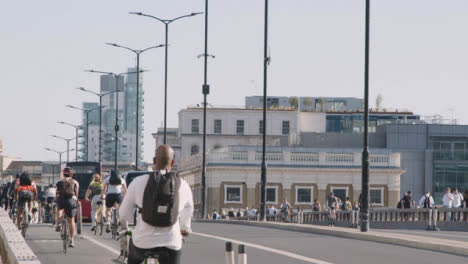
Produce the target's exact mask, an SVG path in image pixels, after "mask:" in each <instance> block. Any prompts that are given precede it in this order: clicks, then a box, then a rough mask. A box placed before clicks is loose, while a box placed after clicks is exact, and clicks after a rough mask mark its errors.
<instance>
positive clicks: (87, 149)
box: [66, 105, 101, 161]
mask: <svg viewBox="0 0 468 264" xmlns="http://www.w3.org/2000/svg"><path fill="white" fill-rule="evenodd" d="M66 107H68V108H72V109H76V110H80V111H82V112H84V113H85V114H86V144H85V146H86V153H85V155H86V161H88V158H89V157H88V154H89V146H88V144H89V124H90V123H91V122H89V113H90V112H91V111H94V110H97V109H100V108H101V107H96V108H93V109H83V108H80V107H76V106H73V105H67V106H66Z"/></svg>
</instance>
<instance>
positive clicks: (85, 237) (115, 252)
mask: <svg viewBox="0 0 468 264" xmlns="http://www.w3.org/2000/svg"><path fill="white" fill-rule="evenodd" d="M81 237H82V238H84V239H87V240H89V241H90V242H91V243H93V244H95V245H98V246H100V247H102V248H104V249H107V250H109V251H110V252H112V253H114V254H116V255H119V256H120V252H119V251H118V250H115V249H113V248H112V247H109V246H107V245H105V244H103V243H101V242H99V241H97V240H95V239H94V238H91V237H89V236H85V235H81Z"/></svg>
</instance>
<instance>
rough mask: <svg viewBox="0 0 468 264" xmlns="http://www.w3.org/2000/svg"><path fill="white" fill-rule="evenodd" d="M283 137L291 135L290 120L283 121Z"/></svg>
mask: <svg viewBox="0 0 468 264" xmlns="http://www.w3.org/2000/svg"><path fill="white" fill-rule="evenodd" d="M282 131H283V135H289V120H286V121H283V128H282Z"/></svg>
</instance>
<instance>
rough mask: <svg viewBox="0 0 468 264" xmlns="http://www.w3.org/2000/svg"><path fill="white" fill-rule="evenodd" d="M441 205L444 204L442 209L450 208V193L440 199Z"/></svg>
mask: <svg viewBox="0 0 468 264" xmlns="http://www.w3.org/2000/svg"><path fill="white" fill-rule="evenodd" d="M442 203H443V204H444V207H447V208H452V205H453V195H452V194H451V193H446V194H444V197H442Z"/></svg>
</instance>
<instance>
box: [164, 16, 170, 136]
mask: <svg viewBox="0 0 468 264" xmlns="http://www.w3.org/2000/svg"><path fill="white" fill-rule="evenodd" d="M165 25H166V46H165V48H166V59H165V61H166V62H165V65H166V66H165V70H164V141H163V142H164V144H166V135H167V56H168V48H167V47H168V46H169V44H168V36H169V23H165Z"/></svg>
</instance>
